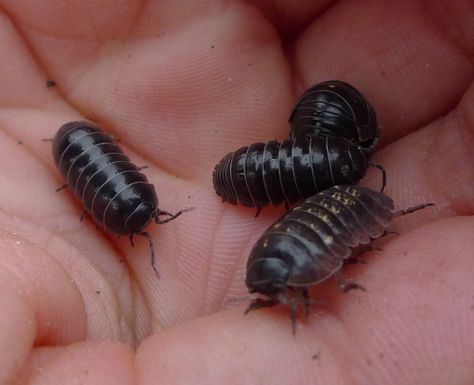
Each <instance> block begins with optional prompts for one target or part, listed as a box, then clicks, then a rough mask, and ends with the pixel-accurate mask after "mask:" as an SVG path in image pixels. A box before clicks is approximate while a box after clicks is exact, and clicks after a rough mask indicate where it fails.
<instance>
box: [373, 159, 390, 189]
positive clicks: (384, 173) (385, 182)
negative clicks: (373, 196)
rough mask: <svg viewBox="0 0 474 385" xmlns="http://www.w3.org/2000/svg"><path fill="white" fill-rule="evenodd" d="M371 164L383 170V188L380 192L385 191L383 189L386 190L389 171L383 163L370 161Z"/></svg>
mask: <svg viewBox="0 0 474 385" xmlns="http://www.w3.org/2000/svg"><path fill="white" fill-rule="evenodd" d="M369 166H371V167H375V168H378V169H379V170H380V171H382V188H381V189H380V192H382V193H383V190H385V186H386V185H387V173H386V171H385V169H384V168H383V166H382V165H381V164H376V163H372V162H369Z"/></svg>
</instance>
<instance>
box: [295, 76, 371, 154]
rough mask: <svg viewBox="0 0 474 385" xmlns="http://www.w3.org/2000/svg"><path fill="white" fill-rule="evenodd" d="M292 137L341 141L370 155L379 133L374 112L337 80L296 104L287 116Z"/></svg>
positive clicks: (310, 91) (315, 88) (317, 87)
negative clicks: (315, 136)
mask: <svg viewBox="0 0 474 385" xmlns="http://www.w3.org/2000/svg"><path fill="white" fill-rule="evenodd" d="M289 122H290V125H291V135H292V137H296V136H299V135H305V134H316V135H329V136H336V137H339V138H344V139H347V140H348V141H350V142H351V143H353V144H357V145H359V146H360V147H362V148H364V149H365V150H367V152H369V153H370V152H372V151H373V149H374V148H375V146H376V144H377V142H378V137H379V130H378V128H377V120H376V116H375V111H374V109H373V108H372V106H371V105H370V103H369V102H368V101H367V99H366V98H365V97H364V95H362V94H361V93H360V92H359V91H358V90H357V89H356V88H354V87H353V86H351V85H350V84H348V83H345V82H341V81H339V80H329V81H326V82H322V83H318V84H316V85H315V86H313V87H311V88H310V89H308V90H307V91H306V92H305V93H304V94H303V96H302V97H301V98H300V99H299V100H298V102H297V103H296V105H295V107H294V108H293V112H292V113H291V115H290V118H289Z"/></svg>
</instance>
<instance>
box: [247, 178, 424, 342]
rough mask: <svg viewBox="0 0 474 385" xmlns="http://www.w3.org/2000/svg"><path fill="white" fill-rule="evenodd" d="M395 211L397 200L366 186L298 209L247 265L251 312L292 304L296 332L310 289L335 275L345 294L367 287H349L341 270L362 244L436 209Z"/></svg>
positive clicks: (271, 231)
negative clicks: (403, 219) (398, 220)
mask: <svg viewBox="0 0 474 385" xmlns="http://www.w3.org/2000/svg"><path fill="white" fill-rule="evenodd" d="M432 205H433V204H432V203H426V204H421V205H418V206H413V207H410V208H408V209H406V210H400V211H396V212H393V201H392V199H390V198H389V197H388V196H386V195H385V194H383V193H381V192H376V191H372V190H370V189H368V188H365V187H360V186H348V185H340V186H333V187H331V188H329V189H327V190H325V191H322V192H320V193H318V194H316V195H314V196H312V197H310V198H308V199H306V200H305V201H304V202H302V203H301V204H300V205H298V206H296V207H294V208H293V209H292V210H291V211H290V212H289V213H288V214H286V215H284V216H283V217H282V218H281V219H280V220H278V221H277V222H275V223H274V224H273V225H272V226H271V227H269V228H268V229H267V231H266V232H265V233H264V234H263V235H262V236H261V238H260V239H259V240H258V241H257V242H256V244H255V245H254V247H253V249H252V251H251V252H250V257H249V259H248V262H247V276H246V280H245V283H246V285H247V287H248V289H249V292H250V293H255V292H256V293H260V294H262V295H264V296H265V298H257V299H256V300H254V301H253V302H252V303H251V304H250V305H249V307H248V308H247V310H246V312H245V313H248V312H249V311H251V310H254V309H258V308H261V307H268V306H274V305H276V304H278V303H283V304H289V305H290V316H291V321H292V325H293V333H294V332H295V322H296V311H297V307H298V305H300V304H302V305H305V306H306V310H307V311H308V306H309V304H310V303H311V301H310V299H309V298H308V291H307V290H308V287H309V286H312V285H316V284H319V283H321V282H322V281H324V280H326V279H327V278H329V277H331V276H335V278H336V280H337V283H338V285H339V287H340V288H341V289H342V290H343V291H344V292H346V291H348V290H350V289H355V288H359V289H360V288H362V287H361V286H360V285H358V284H357V283H355V282H345V281H344V279H343V276H342V272H341V267H342V265H343V264H344V262H346V261H348V260H349V259H350V258H353V257H354V253H353V251H356V250H357V248H358V247H360V246H361V245H367V244H370V242H371V241H372V240H374V239H377V238H380V237H382V236H383V235H384V234H385V232H384V228H385V227H386V226H388V225H389V224H390V222H391V221H392V219H393V218H395V217H399V216H402V215H406V214H409V213H412V212H415V211H417V210H420V209H423V208H425V207H428V206H432Z"/></svg>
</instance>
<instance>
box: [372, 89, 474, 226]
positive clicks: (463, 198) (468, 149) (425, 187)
mask: <svg viewBox="0 0 474 385" xmlns="http://www.w3.org/2000/svg"><path fill="white" fill-rule="evenodd" d="M473 105H474V86H471V87H470V88H469V90H468V91H467V92H466V94H465V95H464V97H463V98H462V100H461V101H460V103H459V105H458V106H457V107H456V108H455V109H454V110H453V111H452V112H451V113H449V114H448V115H447V116H445V117H443V118H440V119H438V120H435V121H434V122H432V123H431V124H429V125H427V126H426V127H424V128H422V129H420V130H419V131H417V132H416V133H413V134H412V135H409V136H407V137H405V138H402V139H400V140H398V141H396V142H394V143H392V144H390V145H389V146H387V147H386V148H384V149H382V150H381V151H379V152H377V153H376V155H375V157H374V161H375V162H378V163H382V164H383V165H384V167H385V169H386V171H387V189H386V193H387V194H388V195H389V196H391V197H392V198H393V199H394V201H395V205H396V207H397V208H406V207H408V206H412V205H414V204H418V203H425V202H433V203H435V207H434V208H432V209H430V210H423V212H420V213H419V214H417V217H418V220H419V221H423V218H424V220H427V219H428V218H432V219H433V218H434V217H439V216H452V215H471V214H472V213H474V204H473V191H474V183H473V181H474V171H473V170H474V168H473V167H472V163H473V159H474V158H473V153H472V148H473V146H474V131H473V127H474V126H473V122H474V108H473ZM373 177H376V176H375V175H374V173H373V172H372V173H371V178H370V180H367V181H365V183H368V184H369V185H371V186H375V185H378V183H377V182H374V180H373V179H372V178H373ZM407 219H408V218H407ZM400 220H401V221H402V222H405V219H400Z"/></svg>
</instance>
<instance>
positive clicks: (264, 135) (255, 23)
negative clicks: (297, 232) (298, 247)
mask: <svg viewBox="0 0 474 385" xmlns="http://www.w3.org/2000/svg"><path fill="white" fill-rule="evenodd" d="M178 3H179V4H178ZM252 3H253V2H251V1H246V2H244V1H242V2H239V1H234V2H228V1H213V2H204V1H191V0H190V1H180V2H175V1H160V2H151V1H132V0H124V1H120V2H118V1H113V0H107V1H101V2H97V1H92V0H84V1H66V2H65V1H59V0H47V1H41V2H39V1H31V0H3V1H1V11H2V13H1V14H0V78H1V82H0V84H1V91H0V98H1V100H0V128H1V137H2V139H1V140H0V146H1V154H0V156H1V161H0V167H1V172H0V175H1V186H2V188H1V189H0V197H1V199H0V202H1V210H0V236H1V242H0V308H1V309H2V311H1V313H2V315H1V316H0V375H1V376H0V378H1V381H2V384H3V383H5V384H7V383H8V384H10V383H31V384H59V383H61V384H68V383H78V382H77V381H79V382H80V383H83V384H86V383H90V384H106V383H113V384H131V383H140V384H148V383H149V384H156V383H160V384H224V383H226V384H237V383H239V384H240V383H245V384H253V383H260V384H262V383H268V384H289V383H295V384H308V383H314V384H316V383H317V384H319V383H321V384H328V385H329V384H331V385H332V384H430V385H433V384H468V383H472V381H473V379H474V281H473V279H472V271H473V270H474V239H473V237H472V229H473V228H474V220H473V219H472V217H471V216H472V214H473V212H474V203H473V202H474V167H473V165H474V155H473V151H472V148H474V107H473V106H474V89H473V87H472V79H473V60H474V33H473V29H472V20H473V19H474V9H473V7H472V3H471V2H469V1H467V0H466V1H458V2H450V1H444V2H434V3H436V5H430V4H431V3H429V2H422V1H419V2H415V1H412V2H397V1H392V2H377V1H369V0H367V1H347V2H338V3H337V4H335V5H331V4H330V3H331V2H328V1H301V2H299V5H298V6H297V7H295V5H294V3H295V2H293V1H284V0H281V1H273V2H272V1H266V2H255V3H258V5H254V4H252ZM262 3H263V4H265V5H261V4H262ZM47 79H51V80H54V81H55V82H56V86H55V87H47V86H46V82H47ZM328 79H340V80H344V81H347V82H349V83H351V84H353V85H354V86H356V87H357V88H358V89H360V90H361V91H362V92H363V93H364V95H365V96H366V97H367V98H368V99H369V100H370V101H371V103H372V104H373V106H374V108H375V110H376V112H377V116H378V120H379V125H380V127H381V139H382V140H381V144H380V146H379V148H378V151H377V152H376V153H375V155H374V160H375V161H376V162H377V163H381V164H383V165H384V167H385V168H386V169H387V173H388V186H387V189H386V192H387V194H388V195H390V196H391V197H392V198H393V199H394V201H395V204H396V207H397V208H404V207H407V206H409V205H413V204H418V203H423V202H434V203H435V204H436V206H435V207H434V208H430V209H426V210H424V211H423V212H420V213H417V214H416V215H413V216H411V217H404V218H400V219H397V220H396V221H395V222H394V224H393V228H394V229H395V230H397V231H398V232H400V235H398V236H392V237H389V238H390V239H386V240H384V242H383V245H382V246H381V247H382V251H374V252H372V253H370V255H369V254H368V255H367V256H366V257H365V259H366V260H367V262H368V264H366V265H359V266H349V267H346V268H345V269H344V270H345V276H346V277H347V278H348V279H351V280H356V281H357V282H359V283H360V284H362V285H363V286H364V287H365V288H366V289H367V292H350V293H348V294H342V293H340V292H339V291H338V290H337V289H336V285H335V284H334V282H333V280H328V281H327V282H325V283H324V284H322V285H319V286H318V287H316V288H314V289H313V290H312V291H311V295H312V297H313V298H315V300H316V302H317V305H315V306H313V307H312V309H311V314H310V316H309V317H308V318H307V319H304V318H303V317H301V318H300V320H299V322H298V328H297V332H296V335H295V336H293V335H292V333H291V327H290V321H289V317H288V310H287V309H285V308H284V307H276V308H272V309H265V310H259V311H255V312H253V313H251V314H249V315H247V316H244V315H243V311H244V309H245V307H246V305H247V304H248V302H249V300H250V298H249V296H248V294H247V290H246V288H245V285H244V278H245V263H246V259H247V256H248V253H249V250H250V248H251V247H252V245H253V243H254V242H255V241H256V239H257V238H258V237H259V235H260V234H261V233H262V232H263V231H264V230H265V229H266V228H267V227H268V226H269V225H270V224H271V223H272V222H273V221H274V220H275V219H276V218H278V216H279V215H281V214H282V212H283V210H284V208H283V207H279V208H266V209H264V210H263V211H262V213H261V214H260V216H259V217H258V218H256V219H255V218H254V213H255V210H252V209H247V208H242V207H237V206H231V205H229V204H226V203H221V202H220V200H219V199H218V197H217V196H216V195H215V193H214V191H213V189H212V182H211V173H212V169H213V167H214V165H215V164H216V163H217V162H218V161H219V160H220V159H221V158H222V157H223V156H224V155H225V154H226V153H227V152H229V151H232V150H234V149H236V148H238V147H240V146H242V145H246V144H250V143H253V142H258V141H268V140H271V139H283V138H284V137H287V136H288V134H289V128H288V124H287V119H288V115H289V113H290V110H291V107H292V104H293V103H294V101H295V99H296V98H297V96H298V95H300V94H301V93H302V92H303V91H304V90H305V89H306V88H308V87H309V86H311V85H313V84H314V83H317V82H319V81H323V80H328ZM50 85H51V84H50ZM79 119H91V120H94V121H97V123H98V125H99V126H101V127H102V128H103V129H105V130H106V131H108V132H110V133H112V134H114V135H115V136H116V137H117V138H118V139H119V140H120V145H121V146H122V147H123V149H124V150H125V151H126V152H127V154H129V155H130V156H131V158H132V159H133V161H134V162H135V163H136V164H137V165H139V166H144V165H146V166H148V169H146V170H144V173H145V174H147V176H148V178H149V180H150V181H151V182H152V183H154V185H155V187H156V190H157V192H158V196H159V199H160V208H161V209H162V210H167V211H170V212H176V211H178V210H180V209H184V208H189V207H194V210H193V211H190V212H186V213H184V214H183V215H182V216H181V217H179V218H178V219H176V220H175V221H173V222H170V223H169V224H166V225H162V226H159V225H155V224H152V225H150V226H149V227H148V229H147V230H149V231H150V233H151V235H152V237H153V239H154V241H155V246H156V252H157V261H156V264H157V268H158V270H159V273H160V275H161V278H160V279H157V277H156V276H155V275H154V273H153V270H152V269H151V267H150V260H149V249H148V244H147V242H146V240H145V239H142V238H140V237H137V238H136V242H135V243H136V244H135V247H134V248H132V247H131V245H130V244H129V243H128V240H127V239H126V238H121V239H117V238H116V237H114V236H111V235H108V234H105V233H104V232H103V231H101V230H99V231H97V230H96V228H95V224H94V223H93V222H92V220H91V219H90V218H87V219H86V220H85V221H83V222H80V221H79V217H80V214H81V210H82V207H81V205H80V203H79V202H78V201H77V200H76V199H75V198H74V197H73V194H72V193H71V192H70V191H69V190H64V191H61V192H58V193H55V192H54V190H55V188H56V187H58V186H60V185H61V184H63V183H64V182H63V180H62V178H61V177H60V175H59V173H58V171H57V170H56V169H55V167H54V163H53V158H52V153H51V144H50V143H48V142H44V141H42V140H41V139H44V138H52V137H53V136H54V134H55V132H56V130H57V129H58V128H59V126H61V125H62V124H63V123H65V122H68V121H72V120H79ZM378 178H379V175H378V174H376V173H375V172H372V171H371V172H370V173H369V175H368V177H367V178H366V179H365V180H364V181H363V182H364V184H366V185H369V186H372V187H374V188H377V187H378V186H379V185H380V182H379V179H378Z"/></svg>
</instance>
